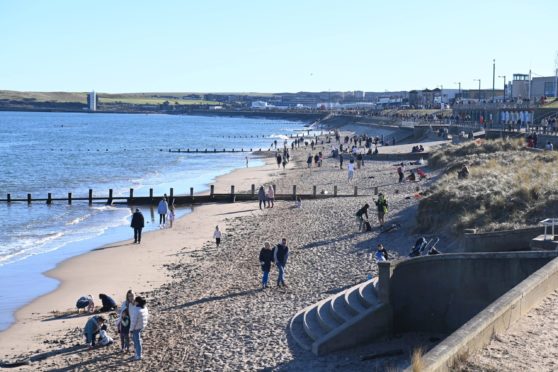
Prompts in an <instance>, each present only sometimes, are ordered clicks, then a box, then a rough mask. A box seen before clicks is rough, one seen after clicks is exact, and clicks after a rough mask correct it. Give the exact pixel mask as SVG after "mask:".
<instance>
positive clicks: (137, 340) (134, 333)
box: [132, 329, 142, 358]
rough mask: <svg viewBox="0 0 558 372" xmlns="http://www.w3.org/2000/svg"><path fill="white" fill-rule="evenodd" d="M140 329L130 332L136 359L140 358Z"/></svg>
mask: <svg viewBox="0 0 558 372" xmlns="http://www.w3.org/2000/svg"><path fill="white" fill-rule="evenodd" d="M141 331H142V330H141V329H139V330H135V331H132V340H134V349H136V358H141Z"/></svg>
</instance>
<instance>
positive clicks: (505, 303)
mask: <svg viewBox="0 0 558 372" xmlns="http://www.w3.org/2000/svg"><path fill="white" fill-rule="evenodd" d="M536 253H539V254H541V253H543V252H536ZM545 253H547V254H549V253H550V252H545ZM552 254H554V255H556V252H552ZM556 289H558V258H554V259H552V260H551V261H550V262H548V263H547V264H546V265H544V266H543V267H542V268H541V269H539V270H537V271H536V272H535V273H534V274H532V275H530V276H529V277H528V278H527V279H525V280H523V281H522V282H521V283H520V284H518V285H517V286H515V287H514V288H512V289H511V290H509V291H508V292H507V293H505V294H504V295H503V296H501V297H500V298H498V299H497V300H496V301H494V302H493V303H492V304H490V305H489V306H488V307H486V308H485V309H484V310H483V311H481V312H480V313H479V314H477V315H476V316H475V317H473V318H472V319H471V320H469V321H468V322H467V323H465V324H464V325H463V326H462V327H460V328H459V329H458V330H457V331H455V332H454V333H453V334H451V335H450V336H449V337H447V338H446V339H445V340H443V341H442V342H441V343H439V344H438V345H437V346H435V347H434V348H433V349H432V350H430V351H429V352H428V353H426V354H425V355H424V356H423V365H424V371H429V372H446V371H451V370H454V366H455V362H456V360H457V359H459V358H460V357H461V356H462V355H470V354H471V353H472V352H474V351H476V350H479V349H481V348H483V347H484V346H485V345H487V344H488V343H490V341H491V339H492V337H493V336H494V335H495V334H498V333H503V332H505V331H507V330H508V329H509V328H510V327H511V326H512V325H513V324H514V323H515V322H517V321H518V320H519V319H520V318H521V317H522V316H524V315H526V314H527V313H528V312H529V310H530V309H532V308H533V307H535V306H537V305H538V304H539V303H540V302H541V301H542V300H543V299H544V298H545V297H547V296H548V295H549V294H550V293H551V292H553V291H554V290H556ZM408 371H409V372H410V371H411V369H410V368H409V369H408Z"/></svg>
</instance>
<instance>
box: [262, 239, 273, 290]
mask: <svg viewBox="0 0 558 372" xmlns="http://www.w3.org/2000/svg"><path fill="white" fill-rule="evenodd" d="M272 261H273V250H272V249H271V245H270V244H269V243H268V242H265V243H264V246H263V248H262V249H261V251H260V266H261V268H262V272H263V276H262V289H265V288H267V282H268V279H269V271H270V270H271V262H272Z"/></svg>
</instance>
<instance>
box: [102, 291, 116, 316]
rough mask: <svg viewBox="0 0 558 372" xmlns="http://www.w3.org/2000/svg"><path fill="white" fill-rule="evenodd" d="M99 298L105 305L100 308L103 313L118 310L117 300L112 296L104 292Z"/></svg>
mask: <svg viewBox="0 0 558 372" xmlns="http://www.w3.org/2000/svg"><path fill="white" fill-rule="evenodd" d="M99 298H100V299H101V302H102V303H103V307H101V309H100V310H99V312H101V313H103V312H105V311H111V310H116V307H117V306H116V302H115V301H114V300H113V299H112V297H110V296H107V295H106V294H104V293H101V294H99Z"/></svg>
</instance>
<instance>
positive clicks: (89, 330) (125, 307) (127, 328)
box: [76, 290, 149, 360]
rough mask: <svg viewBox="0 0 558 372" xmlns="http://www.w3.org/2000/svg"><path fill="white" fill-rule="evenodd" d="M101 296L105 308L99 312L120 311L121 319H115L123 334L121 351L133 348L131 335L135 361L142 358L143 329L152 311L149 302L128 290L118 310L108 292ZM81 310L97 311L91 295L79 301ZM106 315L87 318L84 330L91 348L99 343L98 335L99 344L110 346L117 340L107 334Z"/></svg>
mask: <svg viewBox="0 0 558 372" xmlns="http://www.w3.org/2000/svg"><path fill="white" fill-rule="evenodd" d="M99 298H100V299H101V301H102V303H103V307H101V308H100V309H99V311H98V312H106V311H117V312H118V318H117V320H116V328H117V330H118V334H119V335H120V345H121V351H122V352H129V351H130V334H131V335H132V341H133V343H134V349H135V356H134V359H135V360H141V358H142V353H143V350H142V339H141V332H142V331H143V329H144V328H145V327H146V326H147V321H148V318H149V312H148V310H147V307H146V303H147V301H146V300H145V298H143V297H142V296H134V293H133V292H132V290H129V291H128V292H127V293H126V299H125V300H124V302H123V303H122V305H121V306H120V308H119V309H118V307H117V305H116V302H115V301H114V300H113V299H112V298H111V297H110V296H108V295H106V294H100V295H99ZM76 307H77V308H78V311H80V310H81V309H83V308H87V311H89V312H91V313H92V312H94V311H95V304H94V302H93V298H92V297H91V295H88V296H83V297H80V298H79V299H78V301H77V303H76ZM107 323H108V322H107V318H105V317H104V316H103V315H94V316H92V317H91V318H89V319H88V320H87V322H86V323H85V327H84V329H83V334H84V336H85V342H86V344H87V346H88V348H89V349H90V350H91V349H93V348H94V347H95V346H96V345H97V337H99V342H98V343H99V345H101V346H108V345H111V344H113V343H114V340H113V339H112V338H111V337H110V336H109V334H108V324H107Z"/></svg>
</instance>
